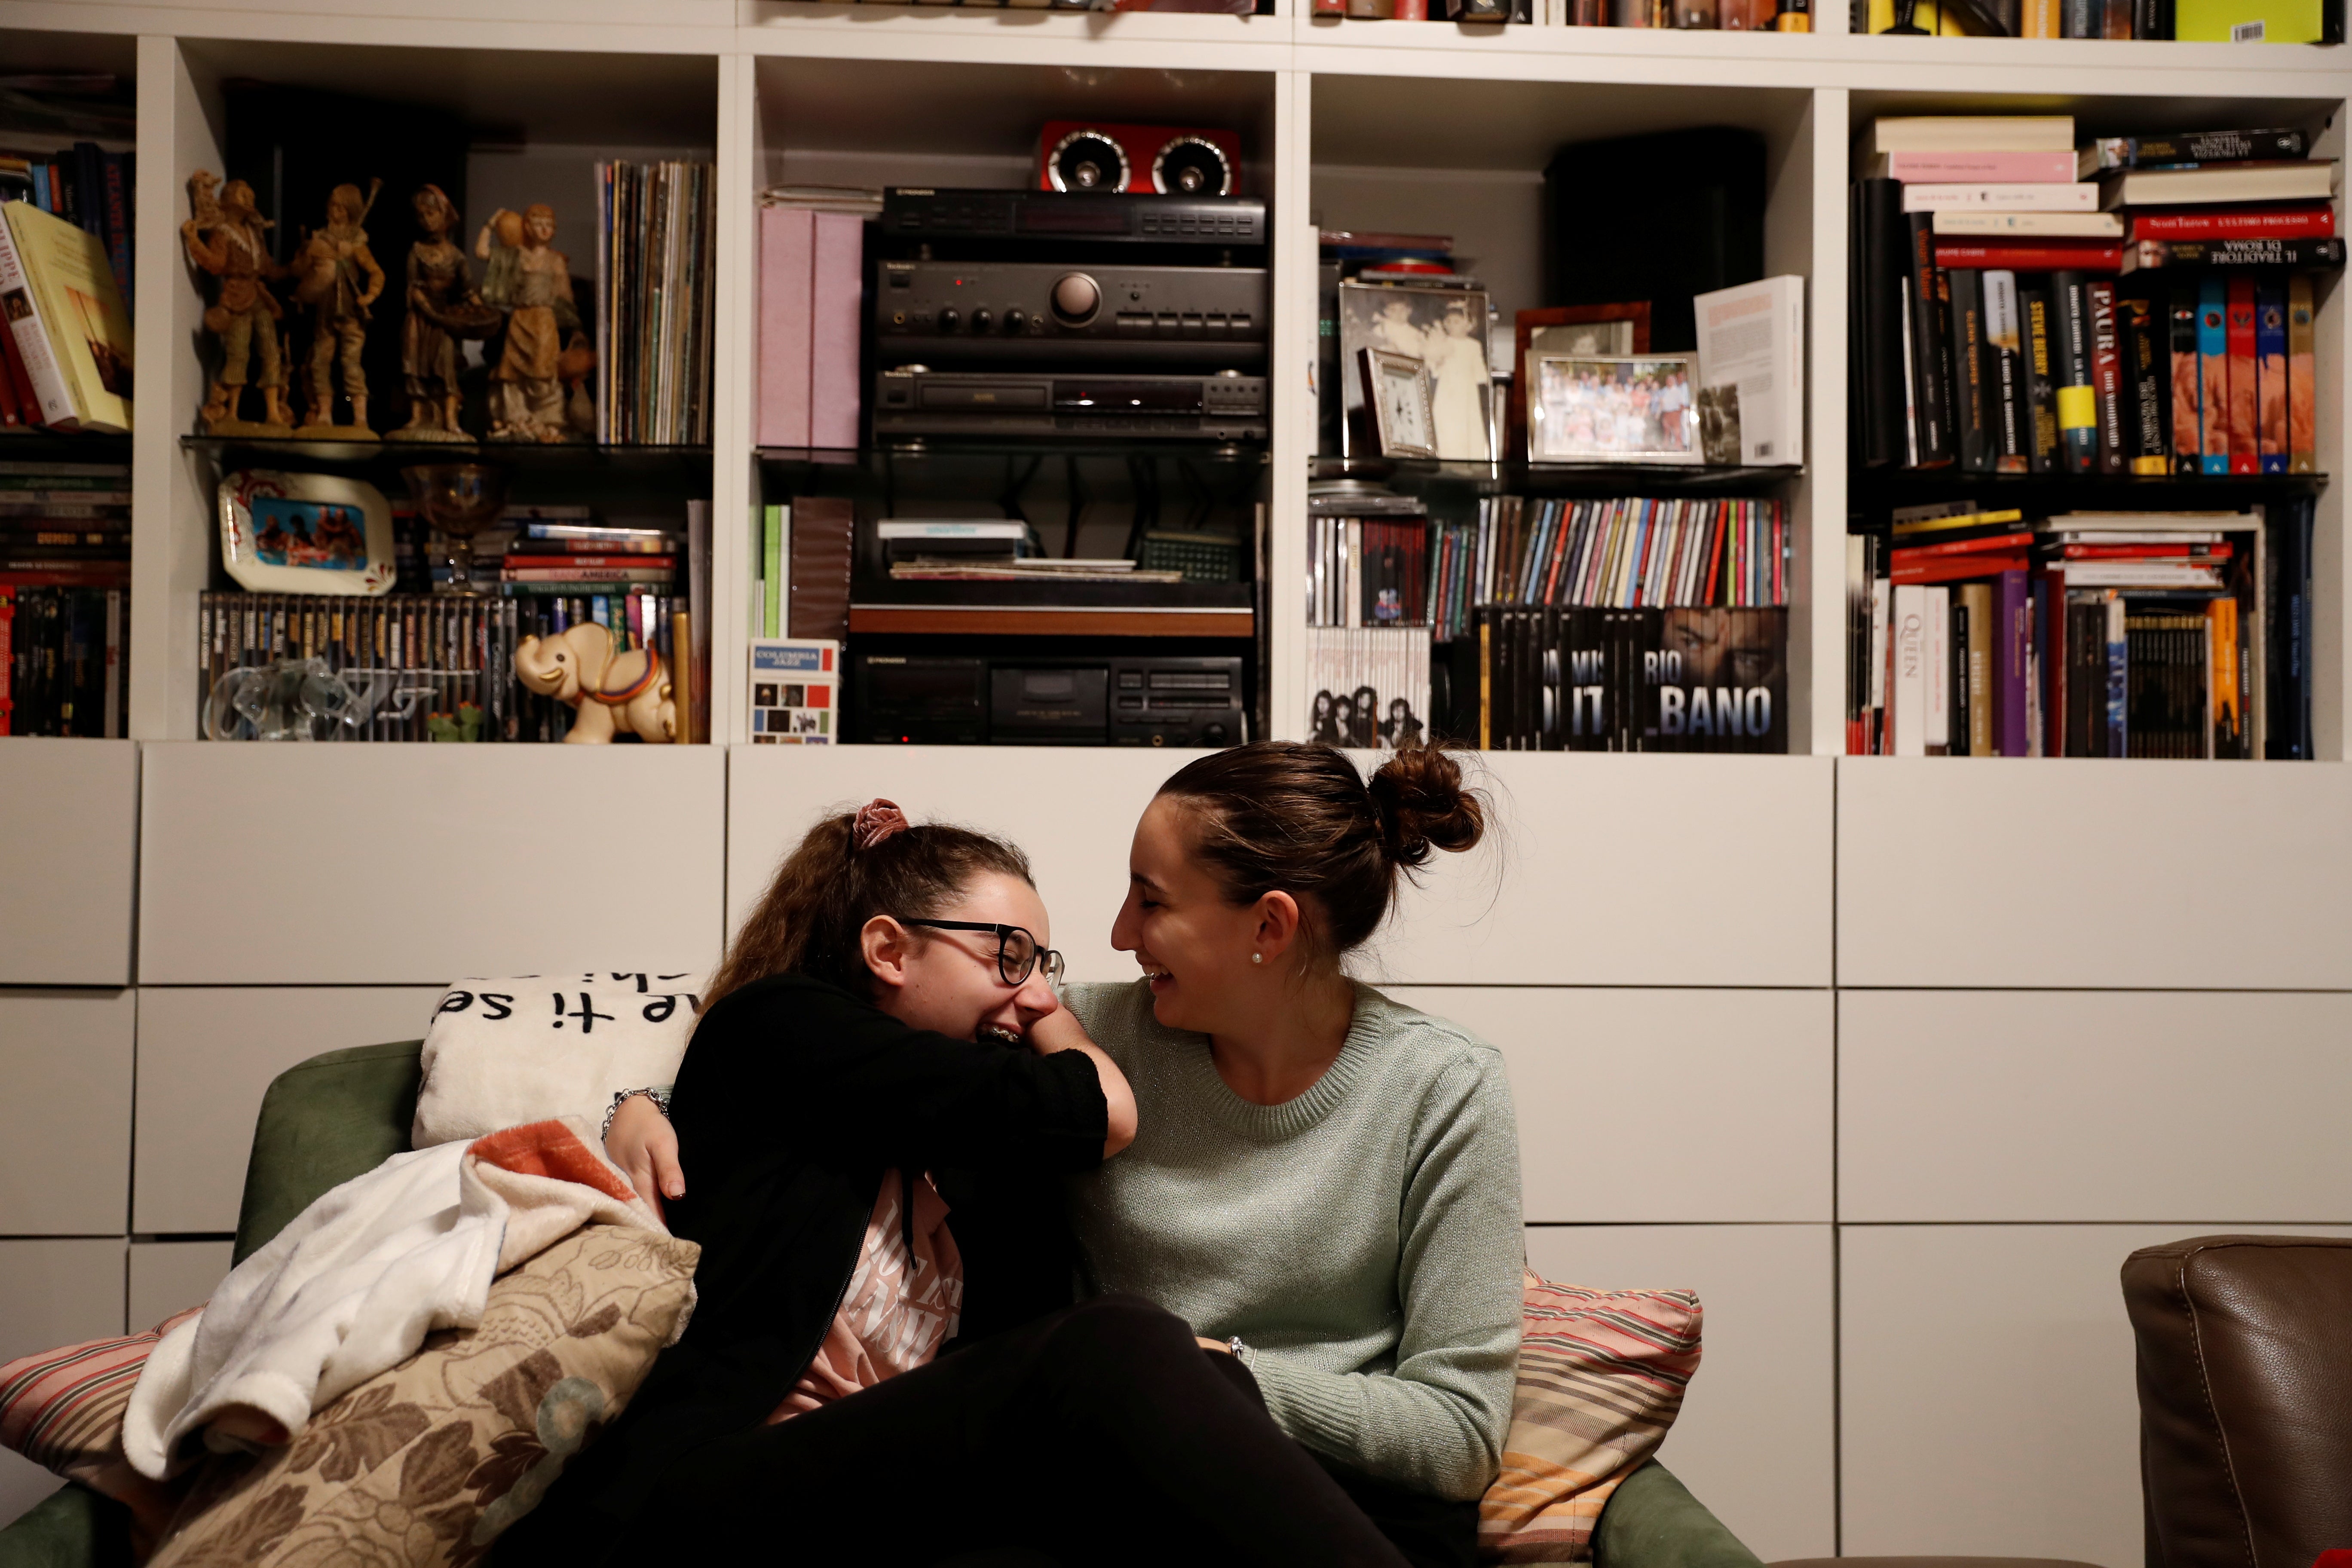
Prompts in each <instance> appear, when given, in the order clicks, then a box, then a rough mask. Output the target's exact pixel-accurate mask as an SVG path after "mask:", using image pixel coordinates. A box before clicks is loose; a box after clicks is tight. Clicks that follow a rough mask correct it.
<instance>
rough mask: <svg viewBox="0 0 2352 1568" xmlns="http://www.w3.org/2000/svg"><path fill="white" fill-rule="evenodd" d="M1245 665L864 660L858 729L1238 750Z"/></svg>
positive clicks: (1231, 659) (1166, 659)
mask: <svg viewBox="0 0 2352 1568" xmlns="http://www.w3.org/2000/svg"><path fill="white" fill-rule="evenodd" d="M1243 666H1244V661H1243V660H1242V658H1240V656H1238V655H1231V656H1219V657H1197V656H1191V655H1183V654H1133V655H1118V654H1114V655H1107V656H1091V657H1088V656H1080V657H1072V658H1054V657H1045V656H1041V655H1034V654H1001V655H982V654H961V655H922V654H906V655H899V654H860V655H858V656H857V658H856V659H855V661H854V668H853V674H854V676H855V679H856V689H855V692H854V697H855V712H856V719H855V721H854V722H853V723H852V724H851V725H850V726H848V729H847V733H848V734H850V735H852V736H854V737H855V738H856V739H857V740H859V741H862V742H870V743H875V744H900V745H908V744H911V745H919V746H920V745H932V746H940V745H949V746H952V745H982V744H993V745H1000V746H1002V745H1015V746H1017V745H1059V746H1102V745H1113V746H1230V745H1234V744H1236V743H1238V742H1243V741H1246V740H1247V739H1249V719H1248V708H1247V706H1246V704H1247V701H1248V689H1247V688H1246V686H1245V685H1244V668H1243Z"/></svg>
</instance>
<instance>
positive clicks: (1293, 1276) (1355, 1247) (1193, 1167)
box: [1063, 981, 1526, 1499]
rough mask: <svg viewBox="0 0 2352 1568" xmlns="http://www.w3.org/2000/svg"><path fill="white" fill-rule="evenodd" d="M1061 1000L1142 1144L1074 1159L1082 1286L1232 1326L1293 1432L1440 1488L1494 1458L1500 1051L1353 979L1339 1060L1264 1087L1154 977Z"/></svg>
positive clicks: (1506, 1305)
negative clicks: (1157, 1007)
mask: <svg viewBox="0 0 2352 1568" xmlns="http://www.w3.org/2000/svg"><path fill="white" fill-rule="evenodd" d="M1063 1000H1064V1001H1065V1002H1066V1004H1067V1005H1069V1008H1070V1011H1071V1012H1072V1014H1074V1015H1075V1016H1076V1018H1077V1020H1078V1021H1079V1022H1080V1023H1081V1024H1083V1025H1084V1026H1086V1029H1087V1033H1088V1034H1089V1035H1091V1036H1093V1037H1094V1038H1095V1040H1096V1042H1097V1044H1099V1045H1100V1046H1101V1047H1102V1048H1103V1049H1104V1050H1105V1051H1107V1052H1108V1053H1109V1055H1110V1057H1111V1058H1112V1059H1113V1060H1114V1061H1116V1062H1118V1065H1119V1068H1120V1069H1121V1070H1122V1071H1124V1072H1125V1073H1126V1074H1127V1076H1128V1079H1129V1082H1130V1083H1132V1084H1133V1085H1134V1086H1135V1102H1136V1112H1137V1121H1138V1123H1139V1130H1138V1131H1137V1133H1136V1139H1135V1142H1134V1143H1133V1144H1131V1145H1129V1148H1128V1149H1127V1151H1126V1152H1124V1153H1122V1154H1120V1155H1119V1156H1118V1158H1117V1159H1114V1160H1111V1161H1109V1162H1108V1163H1106V1164H1104V1165H1103V1167H1102V1168H1101V1169H1100V1170H1099V1171H1097V1172H1094V1173H1089V1174H1087V1175H1085V1176H1081V1177H1076V1178H1073V1182H1074V1213H1075V1216H1076V1223H1077V1229H1078V1237H1079V1242H1080V1245H1081V1247H1083V1248H1084V1251H1085V1254H1086V1267H1087V1273H1088V1277H1089V1278H1088V1283H1089V1284H1090V1285H1091V1286H1092V1287H1093V1288H1094V1289H1097V1290H1104V1291H1108V1290H1120V1291H1127V1292H1130V1293H1132V1294H1134V1295H1138V1296H1141V1297H1143V1298H1145V1299H1147V1300H1151V1301H1154V1302H1157V1303H1158V1304H1159V1305H1160V1306H1161V1307H1164V1308H1166V1309H1167V1310H1169V1311H1171V1312H1173V1313H1175V1314H1176V1315H1177V1316H1178V1317H1180V1318H1182V1319H1184V1320H1185V1321H1188V1322H1190V1323H1191V1324H1192V1328H1193V1331H1194V1332H1196V1333H1199V1334H1202V1335H1206V1336H1208V1337H1209V1338H1212V1339H1219V1340H1222V1339H1226V1338H1229V1337H1231V1336H1234V1335H1236V1334H1237V1335H1239V1336H1240V1337H1241V1339H1242V1342H1243V1343H1244V1345H1245V1346H1246V1347H1248V1348H1247V1350H1246V1352H1245V1359H1246V1360H1247V1361H1248V1363H1249V1367H1250V1370H1251V1372H1252V1373H1255V1376H1256V1378H1257V1381H1258V1386H1259V1387H1260V1388H1261V1389H1263V1390H1264V1391H1265V1399H1266V1404H1267V1405H1268V1407H1269V1408H1270V1409H1271V1410H1272V1411H1273V1413H1274V1418H1275V1420H1276V1422H1278V1423H1280V1425H1281V1426H1282V1428H1283V1430H1284V1431H1286V1432H1287V1433H1289V1434H1290V1435H1291V1436H1294V1437H1296V1438H1297V1439H1298V1440H1299V1441H1300V1442H1302V1443H1304V1444H1306V1445H1307V1447H1311V1448H1315V1449H1318V1450H1319V1451H1320V1452H1322V1453H1325V1454H1328V1455H1330V1456H1332V1457H1333V1458H1339V1459H1342V1460H1345V1461H1346V1462H1348V1463H1349V1464H1352V1465H1355V1466H1357V1467H1359V1468H1362V1469H1365V1470H1369V1471H1370V1472H1371V1473H1372V1474H1374V1475H1376V1476H1380V1477H1382V1478H1384V1479H1388V1480H1391V1481H1396V1482H1401V1483H1402V1484H1404V1485H1406V1486H1410V1487H1414V1488H1417V1489H1420V1490H1422V1491H1424V1492H1430V1493H1433V1494H1435V1495H1437V1496H1440V1497H1446V1498H1459V1499H1467V1498H1475V1497H1476V1496H1478V1494H1479V1493H1480V1492H1481V1491H1482V1490H1484V1489H1485V1488H1486V1484H1487V1483H1488V1482H1489V1481H1491V1480H1493V1479H1494V1478H1495V1470H1496V1461H1497V1459H1498V1458H1499V1456H1500V1455H1501V1453H1502V1448H1503V1436H1504V1433H1505V1431H1506V1429H1507V1427H1508V1426H1509V1424H1510V1418H1511V1391H1512V1383H1513V1378H1514V1375H1515V1373H1516V1370H1517V1361H1518V1352H1519V1321H1520V1294H1519V1275H1520V1268H1521V1267H1522V1265H1523V1262H1524V1259H1525V1256H1526V1254H1525V1250H1524V1243H1523V1238H1522V1237H1521V1234H1520V1228H1519V1226H1520V1218H1519V1146H1518V1134H1517V1125H1516V1123H1515V1121H1514V1120H1513V1117H1512V1111H1511V1090H1510V1086H1509V1084H1508V1082H1507V1080H1506V1079H1505V1078H1504V1076H1503V1061H1502V1056H1501V1053H1499V1052H1497V1051H1496V1049H1495V1047H1492V1046H1489V1045H1487V1044H1486V1043H1485V1042H1484V1041H1481V1040H1479V1039H1477V1038H1475V1037H1473V1036H1472V1035H1470V1034H1469V1033H1468V1032H1467V1031H1465V1030H1463V1029H1461V1028H1459V1027H1457V1026H1454V1025H1452V1024H1449V1023H1447V1022H1446V1021H1445V1020H1444V1019H1443V1018H1433V1017H1431V1016H1428V1015H1427V1014H1424V1013H1417V1012H1414V1011H1413V1010H1412V1008H1410V1007H1405V1006H1402V1005H1399V1004H1397V1003H1394V1002H1391V1001H1390V1000H1389V999H1388V998H1387V997H1385V996H1383V995H1381V994H1380V993H1379V992H1377V991H1375V990H1373V989H1372V988H1371V987H1370V986H1369V985H1359V986H1357V988H1356V1012H1355V1017H1354V1019H1353V1020H1352V1021H1351V1022H1350V1023H1349V1026H1348V1038H1347V1044H1346V1045H1345V1046H1344V1047H1342V1048H1341V1050H1340V1052H1339V1059H1338V1060H1337V1061H1335V1062H1334V1063H1332V1065H1331V1067H1330V1068H1329V1070H1328V1071H1327V1072H1325V1073H1324V1075H1323V1077H1322V1079H1320V1080H1319V1081H1318V1082H1317V1083H1316V1085H1315V1086H1314V1087H1313V1088H1312V1089H1308V1090H1307V1092H1306V1093H1304V1094H1302V1095H1299V1096H1298V1097H1297V1099H1295V1100H1288V1101H1286V1102H1285V1103H1283V1104H1281V1105H1253V1104H1251V1103H1250V1102H1249V1101H1247V1100H1243V1099H1242V1098H1241V1097H1240V1096H1238V1095H1236V1094H1234V1091H1233V1090H1232V1089H1228V1088H1227V1087H1226V1086H1225V1081H1224V1079H1222V1078H1220V1077H1218V1076H1217V1069H1216V1067H1215V1065H1214V1064H1213V1062H1212V1061H1211V1060H1210V1058H1209V1043H1208V1040H1207V1038H1206V1037H1204V1036H1201V1035H1191V1034H1183V1033H1180V1032H1179V1031H1177V1030H1174V1029H1169V1028H1164V1027H1162V1026H1160V1024H1159V1023H1158V1022H1157V1021H1156V1020H1155V1019H1154V1018H1153V1017H1152V1016H1151V993H1150V988H1149V987H1148V986H1147V985H1145V984H1143V983H1142V982H1141V981H1137V982H1135V983H1133V984H1125V985H1110V984H1094V985H1072V986H1070V987H1069V988H1068V989H1067V991H1066V993H1065V994H1064V996H1063Z"/></svg>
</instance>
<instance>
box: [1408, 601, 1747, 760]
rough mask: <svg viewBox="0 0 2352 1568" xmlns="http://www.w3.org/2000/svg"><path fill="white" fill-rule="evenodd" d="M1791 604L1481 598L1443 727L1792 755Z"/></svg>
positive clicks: (1487, 739) (1618, 745)
mask: <svg viewBox="0 0 2352 1568" xmlns="http://www.w3.org/2000/svg"><path fill="white" fill-rule="evenodd" d="M1788 647H1789V612H1788V610H1787V609H1786V608H1785V607H1783V608H1760V607H1759V608H1754V609H1725V608H1720V607H1717V608H1707V609H1696V608H1686V609H1640V608H1635V609H1604V608H1599V607H1591V606H1583V605H1479V606H1478V608H1477V611H1476V615H1475V624H1474V626H1473V627H1472V629H1471V633H1470V635H1469V636H1466V637H1460V638H1457V639H1456V640H1455V641H1454V644H1453V645H1452V647H1451V648H1450V649H1449V650H1448V660H1447V675H1448V680H1447V682H1446V686H1447V690H1446V695H1445V700H1444V701H1443V702H1442V703H1441V704H1440V706H1439V710H1438V711H1439V714H1440V717H1441V720H1442V721H1443V722H1442V725H1441V728H1443V729H1444V731H1446V732H1447V733H1450V734H1453V735H1455V736H1457V737H1459V738H1462V739H1465V740H1475V743H1476V744H1477V745H1478V746H1479V747H1480V748H1482V749H1485V750H1491V751H1505V752H1563V751H1564V752H1741V753H1769V754H1777V753H1780V752H1786V751H1787V750H1788V749H1789V659H1788Z"/></svg>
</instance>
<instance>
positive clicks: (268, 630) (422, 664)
mask: <svg viewBox="0 0 2352 1568" xmlns="http://www.w3.org/2000/svg"><path fill="white" fill-rule="evenodd" d="M684 607H685V606H684V603H683V601H681V600H677V599H673V598H670V597H667V596H666V595H645V594H631V595H579V596H575V597H553V596H549V597H541V598H533V599H493V598H488V597H480V596H469V595H457V594H439V595H434V594H395V595H387V596H385V597H383V598H355V597H348V596H342V595H306V594H241V593H215V594H206V595H203V598H202V600H201V602H200V604H199V606H198V610H197V617H198V619H197V628H198V636H199V639H200V642H199V646H200V648H201V650H202V658H201V659H200V661H199V666H200V668H199V680H200V689H199V692H198V700H199V702H200V703H203V704H205V707H204V709H203V711H204V713H205V721H204V725H203V729H202V731H201V732H202V733H203V734H204V735H205V738H207V739H212V740H250V739H254V738H256V735H255V727H254V723H253V721H252V720H251V719H249V718H247V717H244V716H242V715H240V714H239V713H238V712H237V710H236V707H235V705H234V703H233V702H232V701H231V700H230V693H229V692H228V691H226V690H225V689H224V688H223V678H224V677H226V676H227V675H228V674H229V673H230V672H231V671H234V670H239V669H247V668H259V667H262V666H267V665H271V664H276V663H278V661H281V660H288V659H317V660H320V662H321V663H322V665H323V666H324V668H325V672H326V673H327V674H329V675H331V676H333V677H335V678H336V679H338V680H340V681H341V685H342V687H343V688H344V689H346V691H347V692H348V696H347V697H346V696H343V695H341V694H335V695H334V698H333V703H332V705H333V706H334V707H335V708H336V709H337V710H339V711H340V712H341V714H342V715H343V717H341V718H340V719H335V720H331V721H329V720H322V721H320V723H319V724H318V725H317V726H316V727H315V731H314V733H315V736H316V738H318V739H321V740H330V739H331V740H339V741H344V742H360V741H379V742H403V741H425V742H430V741H443V742H554V741H561V740H562V739H563V737H564V734H565V732H566V731H568V730H569V729H570V727H571V720H572V711H571V710H570V709H568V708H566V707H564V706H563V705H562V704H561V703H559V702H557V701H555V700H553V699H552V698H549V697H542V696H540V695H538V694H537V693H535V692H532V691H531V690H530V689H527V688H526V687H525V686H524V685H523V684H522V682H521V681H520V679H518V678H517V677H516V675H515V649H516V648H517V647H519V646H520V644H521V642H522V640H523V639H524V638H525V637H552V636H555V635H557V634H559V633H561V632H562V631H564V630H566V629H567V628H569V627H571V626H575V625H580V624H583V623H587V622H592V621H593V622H594V623H595V624H596V625H598V626H603V627H604V629H605V630H606V631H607V632H609V633H611V634H612V636H613V638H614V646H615V648H616V649H625V648H630V647H647V646H650V647H654V648H655V649H656V650H657V651H658V652H659V653H660V654H661V655H662V658H664V660H665V661H667V660H668V659H669V658H670V646H671V637H672V631H671V628H672V625H673V621H672V617H673V616H674V615H676V614H677V613H679V612H682V611H683V609H684Z"/></svg>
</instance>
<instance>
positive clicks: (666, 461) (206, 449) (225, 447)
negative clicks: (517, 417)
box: [180, 436, 710, 496]
mask: <svg viewBox="0 0 2352 1568" xmlns="http://www.w3.org/2000/svg"><path fill="white" fill-rule="evenodd" d="M180 446H181V448H182V449H183V450H184V451H189V452H197V453H201V454H203V455H204V456H205V457H207V458H211V459H213V460H214V461H215V463H217V464H218V465H219V466H220V467H222V468H245V467H256V466H265V467H278V468H299V469H304V470H314V469H316V470H331V471H334V472H339V473H364V474H368V475H371V476H387V475H388V476H390V479H391V482H392V484H393V486H394V489H398V487H399V484H400V477H399V476H400V470H401V469H403V468H415V467H417V466H419V465H422V464H425V463H488V464H490V465H492V466H494V467H497V468H504V469H508V470H509V471H510V472H512V473H514V474H516V475H518V476H529V477H532V478H538V477H541V476H547V475H578V476H582V477H583V478H595V477H602V478H606V479H623V478H625V479H675V480H677V481H679V482H680V483H682V484H686V485H689V486H691V487H692V488H689V489H681V490H680V491H679V492H678V493H679V494H680V495H681V496H684V495H708V494H709V489H710V448H709V447H656V446H600V445H595V444H593V443H589V442H580V443H576V444H574V443H566V444H563V445H560V446H557V445H551V446H539V445H534V444H530V443H525V442H519V441H473V442H457V441H298V440H284V439H271V438H267V437H228V436H184V437H181V438H180Z"/></svg>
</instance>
